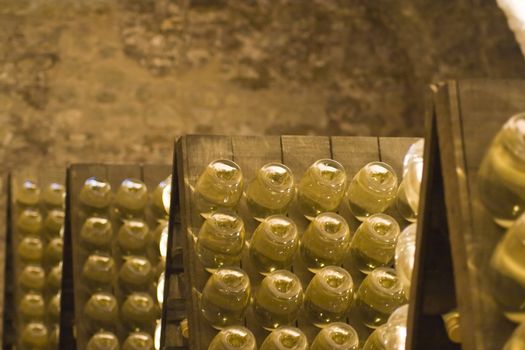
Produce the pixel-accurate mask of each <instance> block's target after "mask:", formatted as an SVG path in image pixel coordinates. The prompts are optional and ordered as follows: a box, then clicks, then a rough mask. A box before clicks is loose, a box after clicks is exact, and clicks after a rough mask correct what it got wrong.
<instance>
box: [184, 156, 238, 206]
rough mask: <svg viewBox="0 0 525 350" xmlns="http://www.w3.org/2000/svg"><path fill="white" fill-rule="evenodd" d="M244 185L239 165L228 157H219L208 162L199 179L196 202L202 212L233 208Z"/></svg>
mask: <svg viewBox="0 0 525 350" xmlns="http://www.w3.org/2000/svg"><path fill="white" fill-rule="evenodd" d="M243 186H244V179H243V175H242V171H241V168H240V167H239V165H237V164H236V163H234V162H232V161H231V160H228V159H218V160H215V161H213V162H211V163H210V164H208V166H207V167H206V169H204V171H203V172H202V174H201V175H200V177H199V179H198V180H197V183H196V184H195V190H194V197H195V198H194V202H195V204H196V206H197V209H198V210H199V211H200V212H201V213H209V212H212V211H214V210H217V209H219V208H229V209H232V208H234V207H235V206H236V205H237V203H238V202H239V199H240V198H241V195H242V190H243Z"/></svg>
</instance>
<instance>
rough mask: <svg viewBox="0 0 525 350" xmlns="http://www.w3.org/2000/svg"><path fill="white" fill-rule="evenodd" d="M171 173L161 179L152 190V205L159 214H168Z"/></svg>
mask: <svg viewBox="0 0 525 350" xmlns="http://www.w3.org/2000/svg"><path fill="white" fill-rule="evenodd" d="M171 181H172V180H171V175H170V176H168V177H167V178H166V179H165V180H162V181H161V182H160V183H159V185H158V186H157V188H155V191H154V192H153V205H154V206H155V209H156V211H157V212H158V213H159V215H161V216H166V215H169V213H170V202H171Z"/></svg>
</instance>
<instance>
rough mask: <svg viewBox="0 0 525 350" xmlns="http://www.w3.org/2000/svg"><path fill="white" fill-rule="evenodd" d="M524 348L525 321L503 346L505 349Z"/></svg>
mask: <svg viewBox="0 0 525 350" xmlns="http://www.w3.org/2000/svg"><path fill="white" fill-rule="evenodd" d="M523 349H525V323H522V324H521V325H520V326H519V327H518V328H516V330H515V331H514V332H513V333H512V335H511V336H510V338H509V340H508V341H507V342H506V343H505V347H504V348H503V350H523Z"/></svg>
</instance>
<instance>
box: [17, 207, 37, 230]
mask: <svg viewBox="0 0 525 350" xmlns="http://www.w3.org/2000/svg"><path fill="white" fill-rule="evenodd" d="M42 224H43V220H42V215H41V214H40V211H38V210H37V209H33V208H27V209H24V210H23V211H22V212H21V213H20V215H19V216H18V218H17V220H16V228H17V230H18V232H19V233H20V234H22V235H39V234H40V233H41V230H42Z"/></svg>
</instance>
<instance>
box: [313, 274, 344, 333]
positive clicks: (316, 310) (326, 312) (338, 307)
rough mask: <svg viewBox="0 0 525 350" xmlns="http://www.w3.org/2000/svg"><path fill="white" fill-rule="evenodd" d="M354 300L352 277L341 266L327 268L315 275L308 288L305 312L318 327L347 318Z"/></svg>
mask: <svg viewBox="0 0 525 350" xmlns="http://www.w3.org/2000/svg"><path fill="white" fill-rule="evenodd" d="M353 298H354V282H353V280H352V276H350V274H349V273H348V271H346V270H345V269H343V268H342V267H339V266H327V267H325V268H323V269H321V270H320V271H319V272H317V273H316V274H315V276H314V277H313V278H312V280H311V281H310V284H309V285H308V287H307V288H306V293H305V297H304V311H305V314H306V316H307V317H308V318H309V319H310V320H312V322H313V323H314V324H315V325H316V326H321V325H323V324H327V323H331V322H335V321H339V320H341V319H343V318H344V317H346V314H347V313H348V311H349V309H350V306H351V305H352V300H353Z"/></svg>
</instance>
